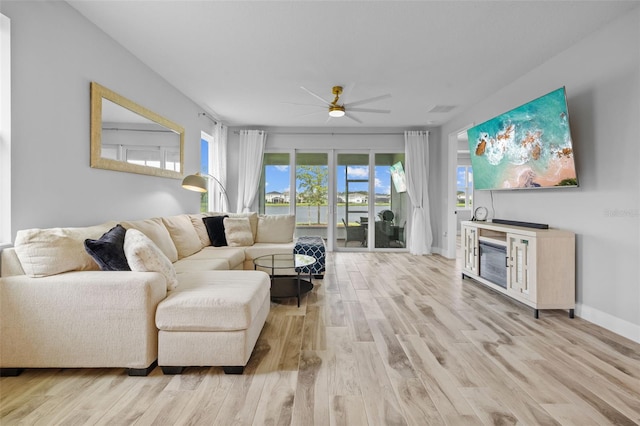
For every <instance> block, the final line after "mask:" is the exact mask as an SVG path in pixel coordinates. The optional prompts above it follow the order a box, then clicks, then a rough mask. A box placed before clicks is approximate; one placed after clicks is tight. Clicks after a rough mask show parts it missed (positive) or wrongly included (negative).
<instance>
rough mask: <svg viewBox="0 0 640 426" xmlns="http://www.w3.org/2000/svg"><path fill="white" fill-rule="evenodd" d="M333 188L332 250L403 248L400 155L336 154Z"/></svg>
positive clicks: (404, 220) (403, 196) (404, 212)
mask: <svg viewBox="0 0 640 426" xmlns="http://www.w3.org/2000/svg"><path fill="white" fill-rule="evenodd" d="M335 185H336V218H337V220H336V227H335V247H336V249H338V250H340V249H342V250H355V251H359V250H370V249H387V250H388V249H404V248H405V246H406V228H407V207H406V206H407V195H406V181H405V176H404V154H403V153H373V152H371V153H370V152H367V153H338V154H337V156H336V172H335Z"/></svg>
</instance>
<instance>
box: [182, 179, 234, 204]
mask: <svg viewBox="0 0 640 426" xmlns="http://www.w3.org/2000/svg"><path fill="white" fill-rule="evenodd" d="M207 179H211V180H213V181H214V182H216V183H217V184H218V186H219V187H220V192H222V195H224V199H225V201H226V202H227V204H226V207H227V209H228V208H229V196H228V195H227V190H226V189H225V187H224V185H223V184H222V182H220V181H219V180H218V179H217V178H216V177H215V176H212V175H210V174H209V173H200V172H198V173H196V174H195V175H188V176H187V177H185V178H184V179H183V180H182V187H183V188H184V189H188V190H189V191H196V192H207V186H208V185H207Z"/></svg>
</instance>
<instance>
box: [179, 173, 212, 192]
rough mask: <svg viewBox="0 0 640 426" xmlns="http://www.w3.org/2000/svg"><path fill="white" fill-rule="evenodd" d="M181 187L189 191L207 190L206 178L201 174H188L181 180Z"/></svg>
mask: <svg viewBox="0 0 640 426" xmlns="http://www.w3.org/2000/svg"><path fill="white" fill-rule="evenodd" d="M182 187H183V188H184V189H188V190H189V191H196V192H207V179H205V177H204V176H201V175H189V176H187V177H185V178H184V179H183V180H182Z"/></svg>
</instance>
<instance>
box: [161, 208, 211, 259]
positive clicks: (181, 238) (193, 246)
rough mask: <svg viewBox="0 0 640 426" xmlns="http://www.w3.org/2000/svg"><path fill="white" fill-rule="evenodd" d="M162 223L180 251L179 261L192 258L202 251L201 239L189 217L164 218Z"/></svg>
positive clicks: (182, 215) (183, 215)
mask: <svg viewBox="0 0 640 426" xmlns="http://www.w3.org/2000/svg"><path fill="white" fill-rule="evenodd" d="M162 223H164V226H165V227H166V228H167V231H169V235H170V236H171V240H172V241H173V244H174V245H175V246H176V250H177V251H178V259H182V258H184V257H187V256H191V255H192V254H194V253H197V252H199V251H200V250H201V249H202V244H201V242H200V237H198V233H197V232H196V230H195V228H194V227H193V224H192V223H191V218H190V217H189V215H186V214H181V215H178V216H171V217H163V218H162Z"/></svg>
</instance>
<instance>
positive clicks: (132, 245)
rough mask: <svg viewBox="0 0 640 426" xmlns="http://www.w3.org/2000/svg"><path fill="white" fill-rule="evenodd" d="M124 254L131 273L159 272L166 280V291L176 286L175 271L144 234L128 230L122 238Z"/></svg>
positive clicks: (135, 230) (167, 259)
mask: <svg viewBox="0 0 640 426" xmlns="http://www.w3.org/2000/svg"><path fill="white" fill-rule="evenodd" d="M124 253H125V255H126V256H127V262H129V266H130V267H131V270H132V271H135V272H159V273H161V274H162V275H164V277H165V279H166V280H167V290H173V289H175V288H176V287H177V286H178V279H177V278H176V271H175V269H173V265H172V264H171V262H170V261H169V258H167V256H165V254H164V253H163V252H162V250H160V248H158V246H157V245H155V243H154V242H153V241H152V240H151V239H150V238H149V237H147V236H146V235H145V234H143V233H142V232H140V231H138V230H137V229H128V230H127V233H126V234H125V237H124Z"/></svg>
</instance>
